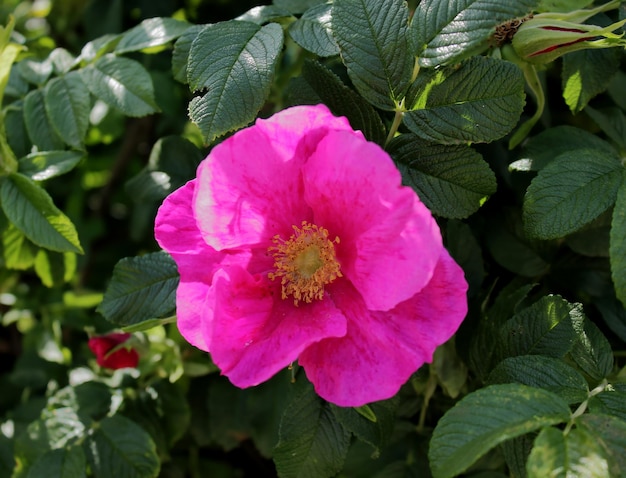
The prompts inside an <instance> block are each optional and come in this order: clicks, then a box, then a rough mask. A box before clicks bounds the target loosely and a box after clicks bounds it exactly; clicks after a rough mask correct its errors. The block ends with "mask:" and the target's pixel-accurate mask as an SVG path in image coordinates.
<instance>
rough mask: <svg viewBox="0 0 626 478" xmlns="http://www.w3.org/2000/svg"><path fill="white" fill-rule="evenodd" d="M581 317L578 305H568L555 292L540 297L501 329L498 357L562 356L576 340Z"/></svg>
mask: <svg viewBox="0 0 626 478" xmlns="http://www.w3.org/2000/svg"><path fill="white" fill-rule="evenodd" d="M584 319H585V316H584V314H583V311H582V306H581V305H580V304H570V303H569V302H567V301H566V300H565V299H563V298H561V297H559V296H557V295H548V296H545V297H542V298H541V299H539V300H538V301H537V302H535V303H534V304H532V305H530V306H529V307H526V308H525V309H522V310H521V311H520V312H518V313H517V314H515V315H514V316H513V317H512V318H510V319H509V320H508V321H506V323H505V324H504V325H503V326H502V327H501V328H500V332H499V338H498V344H499V351H500V354H501V357H502V358H505V357H514V356H517V355H545V356H547V357H554V358H561V357H563V356H565V354H567V353H568V352H569V351H570V350H571V349H572V347H573V346H574V343H576V341H577V340H578V338H579V333H578V331H580V330H581V329H582V322H583V320H584Z"/></svg>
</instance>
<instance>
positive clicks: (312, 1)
mask: <svg viewBox="0 0 626 478" xmlns="http://www.w3.org/2000/svg"><path fill="white" fill-rule="evenodd" d="M326 2H327V0H274V1H273V2H272V3H273V4H274V5H275V6H277V7H278V8H282V9H284V10H287V11H289V12H291V13H292V14H293V15H297V14H299V13H303V12H306V11H307V10H308V9H309V8H313V7H315V6H316V5H321V4H323V3H326Z"/></svg>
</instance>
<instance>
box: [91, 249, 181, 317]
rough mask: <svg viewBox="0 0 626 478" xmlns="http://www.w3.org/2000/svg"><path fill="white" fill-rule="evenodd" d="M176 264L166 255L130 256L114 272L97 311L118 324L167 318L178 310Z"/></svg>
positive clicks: (157, 253) (161, 253) (159, 253)
mask: <svg viewBox="0 0 626 478" xmlns="http://www.w3.org/2000/svg"><path fill="white" fill-rule="evenodd" d="M178 280H179V276H178V270H177V268H176V263H175V262H174V261H173V260H172V258H171V257H170V256H169V255H168V254H166V253H164V252H155V253H151V254H146V255H144V256H139V257H127V258H125V259H122V260H121V261H119V262H118V263H117V264H116V265H115V268H114V269H113V276H112V278H111V282H110V284H109V286H108V287H107V290H106V292H105V294H104V299H103V300H102V303H101V304H100V305H99V306H98V309H97V310H98V312H100V313H101V314H102V315H104V317H105V318H106V319H107V320H109V321H111V322H113V323H114V324H116V325H121V326H126V325H133V324H137V323H139V322H143V321H144V320H148V319H152V318H155V317H164V316H166V315H169V314H171V313H172V311H173V310H174V308H175V304H176V301H175V294H176V288H177V286H178Z"/></svg>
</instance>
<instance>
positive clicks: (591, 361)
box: [570, 319, 614, 380]
mask: <svg viewBox="0 0 626 478" xmlns="http://www.w3.org/2000/svg"><path fill="white" fill-rule="evenodd" d="M582 325H583V326H582V329H580V330H578V337H579V339H578V341H577V342H576V343H575V344H574V347H573V348H572V350H571V351H570V357H571V358H572V360H574V362H575V363H576V365H578V366H579V367H580V369H581V370H582V371H583V372H585V373H586V374H587V375H589V376H590V377H591V378H593V379H595V380H601V379H603V378H605V377H607V376H608V375H609V374H610V373H611V371H612V370H613V362H614V359H613V350H612V349H611V344H610V343H609V341H608V340H607V338H606V337H605V336H604V334H603V333H602V332H601V331H600V329H599V328H598V327H597V326H596V325H595V324H594V323H593V322H591V321H590V320H589V319H585V320H584V321H583V324H582Z"/></svg>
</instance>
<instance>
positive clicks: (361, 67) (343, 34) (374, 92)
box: [332, 0, 413, 111]
mask: <svg viewBox="0 0 626 478" xmlns="http://www.w3.org/2000/svg"><path fill="white" fill-rule="evenodd" d="M408 17H409V11H408V8H407V5H406V3H405V2H402V1H398V0H335V2H333V9H332V29H333V36H334V37H335V40H336V41H337V44H338V45H339V49H340V51H341V58H342V60H343V62H344V64H345V65H346V67H347V68H348V75H349V76H350V79H351V80H352V83H353V84H354V86H355V87H356V89H357V90H358V92H359V93H361V95H362V96H363V97H364V98H365V99H366V100H367V101H369V102H370V103H372V104H373V105H374V106H376V107H378V108H380V109H383V110H390V111H393V110H394V109H396V105H399V104H400V102H401V101H402V99H403V98H404V94H405V92H406V90H407V88H408V86H409V82H410V80H411V72H412V70H413V62H412V58H411V56H410V55H409V53H408V44H407V29H408Z"/></svg>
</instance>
